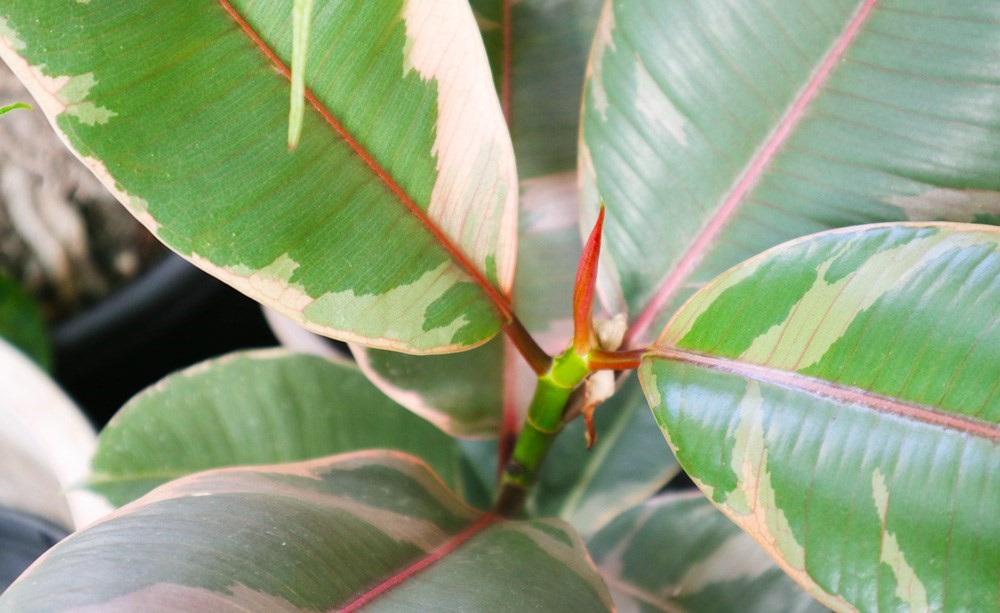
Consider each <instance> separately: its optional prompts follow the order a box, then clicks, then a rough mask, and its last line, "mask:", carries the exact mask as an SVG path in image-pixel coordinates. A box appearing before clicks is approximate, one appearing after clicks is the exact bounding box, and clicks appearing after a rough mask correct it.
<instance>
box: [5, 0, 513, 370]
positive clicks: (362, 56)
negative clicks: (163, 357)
mask: <svg viewBox="0 0 1000 613" xmlns="http://www.w3.org/2000/svg"><path fill="white" fill-rule="evenodd" d="M441 2H442V3H444V4H443V5H442V6H447V8H448V10H447V11H446V14H448V15H450V16H452V22H449V23H447V24H444V23H441V22H439V21H434V20H424V19H423V18H422V17H421V14H422V13H421V11H424V10H428V6H427V5H425V4H420V5H415V4H414V3H409V4H407V7H409V8H408V9H407V10H409V11H410V13H406V14H404V13H403V12H402V8H403V6H402V4H401V3H400V2H392V3H388V4H382V5H380V7H379V8H378V10H364V6H366V5H367V4H366V3H359V2H348V3H337V4H336V5H333V4H330V3H326V4H325V5H323V7H319V9H318V10H317V11H316V15H315V20H314V23H313V28H312V39H313V42H314V43H315V44H313V45H310V52H309V55H310V58H311V59H310V62H309V63H308V64H307V66H308V69H307V70H308V74H307V75H306V76H307V84H308V88H307V94H306V96H307V99H309V100H310V102H311V105H310V106H311V108H310V113H309V114H308V116H307V117H306V123H305V127H304V130H303V139H302V142H301V143H300V146H299V148H298V149H297V150H296V153H295V154H293V155H289V154H288V153H287V151H286V147H285V145H284V143H285V142H286V141H285V136H287V135H281V136H279V134H280V133H281V131H282V130H281V129H280V128H281V127H282V126H281V125H279V124H278V121H280V122H281V124H282V125H283V124H284V119H279V118H280V117H284V116H286V114H287V110H288V109H287V89H286V87H287V80H286V78H285V77H283V76H282V74H281V73H284V74H287V67H286V60H285V59H284V58H287V57H290V55H291V33H290V31H288V30H289V28H288V25H289V24H288V23H287V22H288V20H287V15H283V16H282V15H278V14H277V13H276V12H274V11H273V8H274V7H265V6H261V5H259V4H249V3H244V2H228V1H227V2H221V3H204V4H199V5H188V6H185V7H183V9H179V10H175V9H176V7H173V8H172V7H170V6H168V4H169V3H159V4H156V5H151V6H148V7H143V8H142V10H139V7H131V8H130V7H125V6H122V7H97V6H91V5H88V4H78V5H75V6H74V7H73V8H72V9H71V11H72V12H73V14H74V17H73V19H71V20H70V21H73V22H74V23H80V24H84V23H95V24H98V23H99V24H102V27H103V26H107V28H109V29H110V31H111V33H110V35H109V34H108V33H105V35H104V36H103V38H102V37H96V38H95V37H93V36H91V35H88V34H87V32H91V33H92V32H94V31H96V30H94V29H90V28H86V27H84V28H81V29H80V30H79V31H67V32H64V34H65V35H61V36H58V37H57V36H54V33H58V32H62V30H60V28H65V24H66V23H67V22H66V20H65V19H62V18H60V17H59V16H60V15H61V14H62V13H60V12H59V11H61V10H62V9H60V8H58V7H57V6H56V5H57V3H52V4H51V5H43V6H39V5H38V4H37V3H23V4H15V5H13V6H12V7H11V8H10V9H9V10H8V11H7V16H5V18H4V20H5V22H4V23H5V26H4V33H5V36H4V40H5V44H4V45H3V51H2V52H3V57H4V59H5V60H6V61H7V62H8V63H10V64H11V65H12V67H14V68H15V70H16V72H17V73H18V74H19V76H20V77H21V78H22V79H24V80H25V81H27V82H29V84H30V85H31V86H32V89H33V92H34V95H35V96H36V97H37V98H38V99H39V100H40V103H41V104H40V105H41V106H42V108H43V109H44V110H45V111H46V114H47V115H48V116H49V117H50V120H52V121H53V123H55V124H57V125H58V127H59V128H61V130H62V131H63V132H64V133H65V134H66V136H67V138H68V140H69V141H70V142H71V143H72V144H73V145H74V147H75V148H76V149H77V150H78V153H79V154H81V156H82V157H84V158H85V159H86V160H87V161H89V162H90V164H89V165H90V167H91V168H92V169H93V170H95V171H96V172H97V174H99V175H100V177H101V178H102V180H104V182H105V183H106V184H109V185H110V186H111V187H113V188H115V193H116V195H118V196H119V199H120V200H122V201H123V202H124V203H125V204H126V205H127V206H128V207H129V208H130V210H131V211H132V212H133V213H134V214H135V215H136V216H137V217H139V218H140V220H141V221H143V222H144V223H145V224H146V225H147V226H148V227H150V229H151V230H153V231H154V232H155V233H156V234H157V236H158V237H159V238H160V239H161V240H163V241H164V242H166V243H167V244H168V245H169V246H171V247H172V248H174V249H175V250H177V251H179V252H181V253H182V254H183V255H185V256H186V257H188V258H189V259H191V260H192V261H194V262H195V263H196V264H198V265H199V266H201V267H202V268H204V269H206V270H208V271H209V272H211V273H212V274H215V275H216V276H219V277H221V278H223V279H224V280H226V281H227V282H229V283H230V284H232V285H234V286H236V287H237V288H238V289H240V290H241V291H244V292H245V293H248V294H250V295H252V296H253V297H255V298H257V299H259V300H262V301H264V302H266V303H268V304H270V305H271V306H273V307H275V308H277V309H278V310H280V311H282V312H284V313H285V314H286V315H289V316H292V317H293V318H295V319H296V320H298V321H300V322H302V323H304V324H306V325H308V326H310V327H312V328H313V329H316V330H317V331H319V332H321V333H325V334H328V335H332V336H335V337H341V338H346V339H350V340H355V341H357V342H368V343H372V344H375V345H378V346H383V347H386V348H392V349H397V350H406V351H411V352H416V353H427V352H441V351H453V350H457V349H461V348H463V347H470V346H475V345H478V344H481V343H483V342H485V341H486V340H487V339H489V338H490V337H492V336H493V335H495V334H496V332H497V331H498V330H499V329H500V327H501V326H502V325H503V323H504V322H505V321H506V319H508V318H509V315H510V313H509V305H508V304H507V300H506V297H505V296H504V293H505V292H506V291H507V290H509V288H510V285H511V283H512V280H513V263H514V261H513V258H514V249H515V247H514V243H515V242H516V238H515V236H514V234H515V232H516V209H515V201H514V194H515V193H516V172H515V170H514V162H513V154H512V150H511V148H510V143H509V137H508V135H507V133H506V129H505V128H504V126H503V121H502V118H501V117H500V113H499V108H498V104H497V102H496V100H495V98H494V96H493V95H492V88H491V84H490V82H489V73H488V70H487V67H486V64H485V57H484V55H483V53H482V51H481V50H480V49H477V45H478V43H475V44H473V43H474V42H475V40H476V39H477V38H478V37H477V36H476V35H475V29H474V28H475V25H474V22H473V19H472V16H471V14H470V13H469V10H468V8H467V6H466V5H465V3H462V2H457V1H455V0H441ZM439 4H440V3H439ZM451 5H454V6H451ZM442 6H439V7H438V8H442ZM433 8H434V7H433V6H431V7H430V9H433ZM414 11H415V12H416V13H414ZM62 15H63V17H65V15H64V14H62ZM60 24H62V25H60ZM445 26H447V27H448V28H451V33H452V35H453V36H451V37H449V38H444V39H442V38H441V37H438V36H436V34H438V33H439V31H440V30H439V29H440V28H444V27H445ZM351 28H354V30H353V31H352V30H351ZM435 29H438V30H435ZM188 30H189V32H188V33H187V34H185V35H184V36H181V35H180V33H181V32H185V31H188ZM142 32H146V33H148V35H149V40H150V41H151V42H150V44H149V45H147V46H144V47H142V49H143V51H142V53H141V54H133V55H131V56H123V55H122V54H120V53H111V52H110V50H112V49H120V48H132V47H135V42H136V37H137V36H140V33H142ZM171 32H177V34H176V35H173V34H170V33H171ZM360 33H364V34H365V36H364V37H362V38H361V39H359V38H358V34H360ZM383 35H384V36H385V37H386V39H387V40H388V41H389V43H387V44H388V45H389V46H388V48H387V49H388V50H387V51H386V52H385V53H382V54H377V53H376V50H377V48H378V45H377V44H376V43H377V40H379V37H380V36H383ZM109 36H110V38H109ZM456 37H457V38H456ZM51 39H58V40H60V41H62V42H63V43H64V45H63V46H60V45H50V44H48V43H47V42H46V41H50V40H51ZM452 39H454V45H455V46H454V48H451V49H450V51H449V50H448V49H447V48H445V47H443V46H440V45H438V44H437V42H435V41H438V42H440V41H441V40H452ZM67 46H71V47H73V48H74V49H76V51H75V52H74V53H69V52H68V51H67V48H68V47H67ZM458 50H463V52H462V53H453V54H452V55H450V56H449V53H451V52H457V51H458ZM466 51H467V52H466ZM147 54H148V55H147ZM443 56H449V57H452V60H451V61H450V62H447V61H446V62H444V63H443V64H440V66H439V65H438V64H437V63H436V62H437V59H436V58H440V57H443ZM459 57H461V58H462V60H461V62H460V63H459V64H455V58H459ZM109 58H110V59H109ZM371 62H374V63H373V64H372V63H371ZM370 64H371V65H370ZM43 65H44V67H43ZM332 65H335V66H336V69H335V70H334V69H331V66H332ZM428 66H431V68H428ZM447 66H451V67H452V68H454V70H453V71H452V72H453V74H448V70H447V69H445V67H447ZM275 68H277V69H278V73H276V72H275ZM369 68H371V70H369ZM439 69H440V70H441V71H443V72H439ZM60 76H66V77H67V79H68V80H67V79H63V80H59V79H58V78H57V77H60ZM383 77H384V78H383ZM458 77H463V78H464V77H468V79H469V85H470V87H468V88H467V89H466V92H465V94H463V93H462V92H461V91H458V90H456V88H455V87H454V85H455V84H454V82H453V81H454V79H455V78H458ZM449 79H451V80H449ZM359 90H360V91H362V92H363V95H362V96H361V97H355V96H354V92H356V91H359ZM463 95H464V96H465V97H464V98H463ZM362 102H367V103H368V104H362ZM379 103H380V104H382V105H389V106H390V107H391V108H392V109H393V110H394V111H395V113H396V116H395V117H394V119H395V121H391V122H386V121H381V118H380V117H379V114H378V109H379V108H380V104H379ZM463 103H465V106H464V107H463ZM463 108H466V112H467V113H479V115H478V116H477V117H478V118H477V119H473V118H472V117H471V116H470V115H463V114H462V109H463ZM236 110H238V112H235V111H236ZM151 111H155V114H154V113H152V112H151ZM460 127H464V128H467V132H468V134H459V133H458V132H460V131H461V130H460ZM279 138H280V140H278V139H279ZM442 139H444V140H442ZM439 141H440V142H439ZM463 147H466V148H467V152H466V154H465V156H464V158H460V157H459V154H458V153H457V152H456V150H461V149H463ZM400 152H402V153H400ZM487 158H488V159H491V160H493V162H494V163H492V164H488V165H483V164H481V162H482V160H483V159H487ZM477 164H479V166H477ZM165 179H166V180H165ZM470 182H471V183H470ZM473 183H474V184H475V185H473V187H470V185H472V184H473ZM289 203H295V206H291V205H290V204H289ZM196 212H197V214H195V213H196ZM466 222H468V223H466ZM261 228H265V229H266V232H263V233H262V232H260V229H261ZM331 251H333V254H334V256H335V257H330V253H331ZM386 313H397V314H399V313H402V314H405V316H404V317H387V316H386Z"/></svg>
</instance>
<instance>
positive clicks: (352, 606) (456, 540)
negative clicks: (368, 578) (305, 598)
mask: <svg viewBox="0 0 1000 613" xmlns="http://www.w3.org/2000/svg"><path fill="white" fill-rule="evenodd" d="M497 521H500V516H499V515H492V514H490V515H484V516H483V517H482V518H480V519H479V521H477V522H476V523H474V524H472V525H471V526H469V527H468V528H466V529H465V530H463V531H462V532H460V533H458V534H456V535H455V536H453V537H452V538H451V539H449V540H448V541H447V542H446V543H444V544H443V545H441V546H440V547H438V548H437V549H435V550H434V551H432V552H430V553H429V554H427V555H426V556H424V557H423V558H420V559H419V560H417V561H416V562H414V563H413V564H411V565H409V566H407V567H406V568H404V569H402V570H400V571H399V572H397V573H396V574H394V575H392V576H391V577H387V578H386V579H385V580H383V581H381V582H379V584H378V585H375V586H374V587H372V588H370V589H368V590H367V591H365V592H364V593H363V594H361V595H359V596H358V597H357V598H355V599H354V600H352V601H351V602H349V603H348V604H347V605H345V606H344V607H343V608H342V609H340V610H341V611H357V610H358V609H360V608H361V607H363V606H365V605H366V604H369V603H371V601H373V600H375V599H376V598H378V597H379V596H381V595H382V594H384V593H386V592H387V591H389V590H391V589H392V588H394V587H396V586H397V585H399V584H400V583H402V582H404V581H406V580H407V579H409V578H410V577H412V576H414V575H416V574H417V573H419V572H420V571H422V570H424V569H426V568H427V567H429V566H431V565H432V564H434V563H435V562H438V561H439V560H441V559H442V558H444V557H445V556H447V555H448V554H450V553H452V552H453V551H455V550H456V549H458V548H459V547H460V546H461V545H462V543H464V542H465V541H467V540H469V539H470V538H472V537H473V536H475V535H477V534H479V533H480V532H482V531H483V530H485V529H486V528H488V527H489V526H491V525H493V524H494V523H496V522H497Z"/></svg>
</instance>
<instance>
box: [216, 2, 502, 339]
mask: <svg viewBox="0 0 1000 613" xmlns="http://www.w3.org/2000/svg"><path fill="white" fill-rule="evenodd" d="M219 3H220V4H221V5H222V8H223V9H224V10H225V11H226V12H227V13H229V15H230V16H231V17H232V18H233V20H234V21H236V24H237V25H238V26H239V27H240V29H242V30H243V32H244V33H245V34H246V35H247V36H248V37H249V38H250V40H252V41H253V43H254V44H255V45H257V47H258V48H259V49H260V50H261V52H262V53H263V54H264V55H265V56H267V58H268V60H270V61H271V63H273V64H274V66H275V67H276V68H277V69H278V71H279V72H281V74H283V75H284V76H285V77H286V78H288V79H291V77H292V71H291V69H289V68H288V66H287V65H286V64H285V63H284V62H283V61H282V60H281V58H279V57H278V55H277V54H276V53H275V52H274V51H273V50H272V49H271V48H270V47H269V46H268V45H267V43H266V42H265V41H264V39H263V38H261V37H260V35H259V34H257V32H256V31H254V29H253V27H251V26H250V24H249V23H248V22H247V20H246V19H244V18H243V16H242V15H241V14H240V13H239V12H238V11H237V10H236V8H235V7H233V5H232V4H230V2H229V0H219ZM305 97H306V100H308V101H309V104H311V105H312V106H313V108H315V109H316V111H317V112H318V113H319V114H320V115H321V116H322V117H323V119H324V120H325V121H326V123H327V124H329V125H330V127H331V128H332V129H333V130H334V132H336V133H337V134H338V135H339V136H340V137H341V138H343V139H344V142H345V143H347V145H348V146H349V147H350V148H351V149H352V150H353V151H354V152H355V153H356V154H357V155H358V157H359V158H361V159H362V160H363V161H364V162H365V164H367V165H368V167H369V168H371V169H372V171H373V172H374V173H375V174H376V176H378V178H379V179H380V180H381V181H382V182H383V183H384V184H385V185H386V187H388V188H389V190H390V191H391V192H392V193H393V195H395V196H396V198H397V199H399V201H400V202H401V203H402V204H403V205H404V206H405V207H406V208H407V209H408V210H409V212H410V213H411V214H412V215H414V216H415V217H416V218H417V219H418V220H420V222H421V223H422V224H423V225H424V227H426V228H427V230H428V231H430V233H431V234H432V235H433V236H434V238H435V239H436V240H437V242H438V243H439V244H440V245H441V246H442V247H443V248H444V249H445V250H446V251H447V252H448V254H449V255H450V256H451V257H452V259H453V260H454V261H455V263H456V264H458V266H459V267H460V268H462V270H463V271H464V272H465V273H466V274H468V275H469V276H470V277H471V278H472V279H473V280H474V281H475V282H476V284H477V285H479V286H480V287H481V288H482V290H483V291H484V292H485V293H486V295H487V297H488V298H489V299H490V301H491V302H492V303H493V305H494V306H495V307H496V309H497V311H499V313H500V315H501V316H502V317H503V319H504V320H506V321H510V320H511V319H513V311H512V310H511V306H510V303H509V302H508V300H507V299H506V298H505V297H504V296H503V295H502V294H501V293H500V292H499V291H497V289H496V288H494V287H493V285H492V284H491V283H490V282H489V281H488V280H487V279H486V277H485V276H483V274H482V273H481V272H480V271H479V269H477V268H476V267H475V266H474V265H473V264H472V262H470V261H469V259H468V258H467V257H466V256H465V254H464V253H462V251H461V250H460V249H459V248H458V247H457V246H456V245H455V244H454V243H453V242H452V241H451V239H450V238H449V237H448V236H447V235H446V234H445V233H444V232H443V231H442V230H441V229H440V228H439V227H438V226H437V224H435V223H434V221H433V220H431V219H430V218H429V217H428V216H427V215H426V214H425V213H424V211H423V210H422V209H421V208H420V207H418V206H417V204H416V202H414V201H413V199H412V198H410V196H409V194H407V193H406V192H405V191H403V188H402V187H401V186H400V185H399V184H398V183H397V182H396V181H395V179H393V178H392V177H391V176H390V175H389V173H388V172H386V170H385V169H384V168H382V166H381V165H380V164H379V163H378V162H377V161H376V160H375V158H373V157H372V156H371V155H370V154H369V153H368V152H367V151H366V150H365V149H364V148H363V147H362V146H361V144H360V143H359V142H358V141H357V140H355V138H354V137H353V136H351V134H350V133H348V132H347V130H346V128H344V126H343V124H341V123H340V122H339V121H337V119H336V118H335V117H334V116H333V114H331V113H330V111H329V110H328V109H327V108H326V107H325V106H323V104H322V103H320V101H319V99H317V98H316V96H315V95H314V94H313V93H312V91H310V90H309V89H308V88H306V90H305Z"/></svg>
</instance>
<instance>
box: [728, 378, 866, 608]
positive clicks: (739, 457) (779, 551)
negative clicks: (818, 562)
mask: <svg viewBox="0 0 1000 613" xmlns="http://www.w3.org/2000/svg"><path fill="white" fill-rule="evenodd" d="M737 412H738V414H739V416H740V423H739V425H738V426H737V428H736V432H735V433H734V439H735V440H734V441H733V449H732V469H733V471H734V472H735V473H736V478H737V483H736V487H735V488H734V489H733V491H731V492H730V493H729V495H728V496H727V498H726V501H725V505H724V506H723V507H721V508H722V510H723V511H724V512H725V513H726V515H728V516H729V517H730V518H731V519H732V520H733V521H734V522H736V524H737V525H739V526H740V528H742V529H743V530H744V531H746V532H747V533H748V534H750V536H752V537H754V540H756V541H757V542H758V543H759V544H760V545H761V546H762V547H763V548H764V550H765V551H767V552H768V554H770V556H771V557H772V558H774V560H775V561H776V562H777V563H778V565H779V566H781V568H782V569H783V570H784V571H785V572H786V573H788V575H789V576H791V577H792V578H793V579H795V581H797V582H798V583H799V584H800V585H802V586H803V587H804V588H806V589H807V590H808V591H809V592H810V593H811V594H813V595H814V596H815V597H816V598H817V599H819V600H820V601H821V602H822V603H824V604H826V605H827V606H830V607H832V608H834V609H837V610H843V611H853V610H855V608H854V607H853V606H852V605H851V604H850V603H848V602H846V601H844V600H843V599H842V598H840V597H839V596H836V595H834V594H830V593H828V592H826V591H825V590H824V589H822V588H821V587H820V586H819V585H817V584H816V582H815V581H813V579H812V577H811V576H809V573H807V572H806V570H805V549H804V548H803V547H802V544H801V543H799V542H798V540H796V538H795V534H794V532H793V531H792V527H791V525H790V524H789V522H788V518H787V517H786V516H785V512H784V511H783V510H782V509H781V507H779V506H778V503H777V499H776V497H775V491H774V485H773V484H772V483H771V474H770V472H769V470H768V462H769V459H768V455H769V452H768V449H767V443H766V441H765V439H764V398H763V396H762V395H761V392H760V384H759V383H757V382H756V381H748V382H747V388H746V393H745V394H744V396H743V399H742V400H741V401H740V404H739V407H738V409H737Z"/></svg>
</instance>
